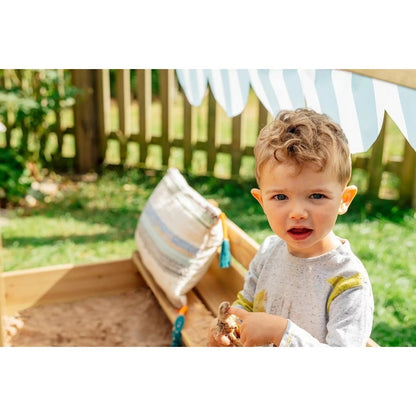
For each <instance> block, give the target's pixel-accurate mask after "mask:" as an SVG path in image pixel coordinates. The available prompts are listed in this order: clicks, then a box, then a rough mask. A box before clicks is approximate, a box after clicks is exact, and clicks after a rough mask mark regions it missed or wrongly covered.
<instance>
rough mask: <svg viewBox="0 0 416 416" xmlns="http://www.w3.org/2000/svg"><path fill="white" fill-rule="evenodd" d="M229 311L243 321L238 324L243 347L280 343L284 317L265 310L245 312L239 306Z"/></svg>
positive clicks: (283, 331)
mask: <svg viewBox="0 0 416 416" xmlns="http://www.w3.org/2000/svg"><path fill="white" fill-rule="evenodd" d="M230 312H231V313H233V314H234V315H237V316H238V317H239V318H240V319H241V320H242V321H243V322H242V323H241V325H240V341H241V343H242V344H243V346H244V347H255V346H260V345H268V344H275V345H277V346H278V345H279V344H280V341H281V339H282V337H283V334H284V333H285V330H286V326H287V320H286V319H285V318H282V317H281V316H277V315H271V314H268V313H265V312H247V311H246V310H244V309H240V308H231V310H230Z"/></svg>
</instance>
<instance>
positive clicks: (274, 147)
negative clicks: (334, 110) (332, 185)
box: [254, 108, 351, 185]
mask: <svg viewBox="0 0 416 416" xmlns="http://www.w3.org/2000/svg"><path fill="white" fill-rule="evenodd" d="M254 156H255V159H256V178H257V182H258V183H259V181H260V176H261V175H260V173H261V169H262V167H263V166H264V164H265V163H266V162H269V161H272V160H273V159H274V160H275V161H276V162H278V163H283V162H293V163H295V164H296V165H297V166H299V169H301V168H302V166H303V165H304V164H305V163H313V164H315V165H316V166H317V168H318V170H324V169H326V168H327V167H331V168H332V169H333V170H334V174H335V175H336V176H337V179H338V180H339V182H340V183H341V184H343V185H346V184H347V183H348V181H349V180H350V177H351V157H350V151H349V147H348V141H347V138H346V137H345V134H344V132H343V131H342V129H341V127H340V126H339V125H338V124H337V123H335V122H333V121H332V120H331V119H330V118H329V117H328V116H327V115H325V114H319V113H317V112H316V111H314V110H310V109H306V108H299V109H297V110H293V111H287V110H285V111H281V112H279V113H278V114H277V116H276V119H275V120H273V121H272V122H271V123H270V124H268V125H267V126H266V127H264V128H263V129H262V130H261V131H260V134H259V137H258V139H257V143H256V145H255V147H254Z"/></svg>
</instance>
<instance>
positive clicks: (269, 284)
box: [234, 236, 374, 347]
mask: <svg viewBox="0 0 416 416" xmlns="http://www.w3.org/2000/svg"><path fill="white" fill-rule="evenodd" d="M341 242H342V244H340V246H338V247H337V248H335V249H334V250H332V251H330V252H328V253H325V254H322V255H320V256H317V257H311V258H301V257H295V256H294V255H292V254H290V253H289V251H288V249H287V246H286V243H285V242H284V241H283V240H282V239H280V238H279V237H277V236H270V237H268V238H266V239H265V241H264V242H263V244H262V245H261V246H260V249H259V251H258V253H257V254H256V256H255V257H254V258H253V260H252V262H251V264H250V267H249V270H248V271H247V274H246V276H245V284H244V288H243V290H242V291H241V292H239V294H238V297H237V300H236V301H235V302H234V306H238V307H242V308H244V309H246V310H247V311H251V312H266V313H270V314H273V315H279V316H282V317H284V318H286V319H287V320H288V325H287V328H286V331H285V333H284V335H283V338H282V340H281V343H280V346H286V347H302V346H365V345H366V342H367V341H368V339H369V337H370V334H371V329H372V324H373V311H374V301H373V293H372V289H371V283H370V280H369V278H368V274H367V271H366V269H365V267H364V266H363V264H362V263H361V261H360V260H359V259H358V258H357V257H356V256H355V255H354V253H353V252H352V251H351V248H350V244H349V242H348V241H347V240H341Z"/></svg>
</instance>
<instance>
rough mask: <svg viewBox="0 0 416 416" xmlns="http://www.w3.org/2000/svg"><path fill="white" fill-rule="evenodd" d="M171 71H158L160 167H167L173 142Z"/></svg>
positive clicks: (172, 78)
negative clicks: (160, 117) (160, 118)
mask: <svg viewBox="0 0 416 416" xmlns="http://www.w3.org/2000/svg"><path fill="white" fill-rule="evenodd" d="M173 86H174V71H173V69H161V70H160V93H161V101H162V165H163V166H168V165H169V157H170V148H171V143H172V141H173V123H172V117H173Z"/></svg>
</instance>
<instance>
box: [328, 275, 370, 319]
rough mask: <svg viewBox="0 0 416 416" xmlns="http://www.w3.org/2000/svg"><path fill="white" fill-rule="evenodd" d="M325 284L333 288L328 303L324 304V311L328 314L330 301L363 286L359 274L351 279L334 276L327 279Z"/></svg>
mask: <svg viewBox="0 0 416 416" xmlns="http://www.w3.org/2000/svg"><path fill="white" fill-rule="evenodd" d="M327 282H328V283H329V284H331V285H332V286H333V288H334V289H333V290H332V292H331V294H330V295H329V298H328V302H327V303H326V311H327V312H329V307H330V306H331V303H332V301H333V300H334V299H335V298H336V297H337V296H339V295H340V294H341V293H343V292H345V291H346V290H348V289H352V288H354V287H360V286H362V284H363V279H362V277H361V275H360V273H356V274H354V275H353V276H351V277H343V276H335V277H331V278H330V279H327Z"/></svg>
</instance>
